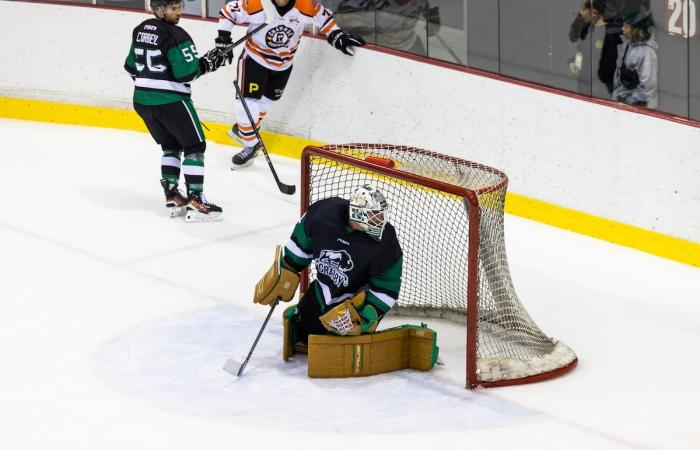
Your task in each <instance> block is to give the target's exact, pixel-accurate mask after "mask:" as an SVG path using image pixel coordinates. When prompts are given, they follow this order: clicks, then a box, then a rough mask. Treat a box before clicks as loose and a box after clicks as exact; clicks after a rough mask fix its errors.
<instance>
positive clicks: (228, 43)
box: [214, 30, 233, 64]
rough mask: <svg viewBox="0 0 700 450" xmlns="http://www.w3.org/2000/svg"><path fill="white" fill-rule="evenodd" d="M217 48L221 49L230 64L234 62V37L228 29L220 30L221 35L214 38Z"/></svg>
mask: <svg viewBox="0 0 700 450" xmlns="http://www.w3.org/2000/svg"><path fill="white" fill-rule="evenodd" d="M214 44H215V45H216V48H218V49H219V50H221V52H222V53H223V54H224V56H225V58H226V60H227V61H228V63H229V64H231V62H233V39H231V33H230V32H228V31H222V30H219V36H218V37H217V38H216V39H214Z"/></svg>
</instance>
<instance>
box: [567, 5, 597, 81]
mask: <svg viewBox="0 0 700 450" xmlns="http://www.w3.org/2000/svg"><path fill="white" fill-rule="evenodd" d="M604 11H605V3H603V1H602V0H586V2H584V4H583V7H582V8H581V10H580V11H579V12H578V13H577V14H576V17H575V18H574V21H573V22H572V23H571V26H570V27H569V40H570V41H571V42H573V43H575V42H578V45H577V46H576V50H577V51H576V55H575V56H574V57H572V58H570V59H569V61H568V63H569V70H570V71H571V73H573V74H574V75H576V76H577V77H578V80H579V81H578V92H586V93H590V91H591V79H590V77H589V76H588V72H587V71H583V72H582V69H583V64H584V61H586V64H589V63H588V61H590V60H591V54H592V46H591V44H590V41H589V40H587V38H588V36H589V35H590V36H591V39H592V35H593V30H592V29H591V28H592V27H596V26H603V25H605V22H604V21H603V19H602V16H603V12H604Z"/></svg>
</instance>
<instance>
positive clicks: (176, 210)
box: [167, 206, 187, 219]
mask: <svg viewBox="0 0 700 450" xmlns="http://www.w3.org/2000/svg"><path fill="white" fill-rule="evenodd" d="M167 208H168V214H169V215H170V218H171V219H173V218H175V217H180V216H184V215H185V212H186V211H185V210H186V209H187V208H186V207H184V206H168V207H167Z"/></svg>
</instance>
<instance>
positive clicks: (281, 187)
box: [233, 80, 297, 195]
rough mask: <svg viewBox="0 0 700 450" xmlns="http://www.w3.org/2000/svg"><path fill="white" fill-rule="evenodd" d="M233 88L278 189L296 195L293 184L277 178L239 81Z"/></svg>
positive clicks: (234, 82)
mask: <svg viewBox="0 0 700 450" xmlns="http://www.w3.org/2000/svg"><path fill="white" fill-rule="evenodd" d="M233 86H234V87H235V88H236V93H237V94H238V98H240V99H241V103H242V104H243V109H245V113H246V115H247V116H248V120H249V121H250V124H251V126H252V127H253V131H255V136H256V137H257V138H258V142H260V147H261V148H262V151H263V154H264V155H265V159H266V160H267V165H268V166H270V171H271V172H272V176H273V177H274V178H275V182H276V183H277V187H278V188H279V190H280V192H282V193H283V194H287V195H294V192H296V190H297V188H296V186H294V185H293V184H284V183H282V182H281V181H280V179H279V177H278V176H277V172H276V171H275V167H274V166H273V165H272V161H271V160H270V155H269V154H268V153H267V148H266V147H265V143H264V142H263V140H262V138H261V137H260V132H259V131H258V127H256V126H255V121H254V120H253V115H252V114H251V113H250V110H249V109H248V105H247V104H246V102H245V99H244V98H243V94H242V93H241V88H240V87H239V86H238V81H236V80H234V81H233Z"/></svg>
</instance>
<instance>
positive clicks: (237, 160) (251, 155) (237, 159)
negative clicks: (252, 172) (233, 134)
mask: <svg viewBox="0 0 700 450" xmlns="http://www.w3.org/2000/svg"><path fill="white" fill-rule="evenodd" d="M259 149H260V143H259V142H258V143H257V144H255V145H254V146H252V147H244V148H243V150H241V151H240V152H238V153H236V154H235V155H233V158H231V162H233V167H231V170H235V169H238V168H241V167H248V166H250V165H252V164H253V162H254V161H255V157H256V156H257V155H258V150H259Z"/></svg>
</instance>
